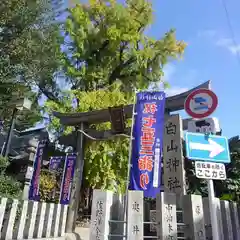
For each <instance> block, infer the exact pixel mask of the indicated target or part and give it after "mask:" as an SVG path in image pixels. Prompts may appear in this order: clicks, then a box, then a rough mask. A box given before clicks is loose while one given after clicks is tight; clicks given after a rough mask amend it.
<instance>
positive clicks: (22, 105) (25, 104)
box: [3, 98, 32, 157]
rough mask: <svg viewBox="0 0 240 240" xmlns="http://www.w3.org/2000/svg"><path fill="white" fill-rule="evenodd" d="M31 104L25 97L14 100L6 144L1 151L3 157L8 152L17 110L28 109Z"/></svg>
mask: <svg viewBox="0 0 240 240" xmlns="http://www.w3.org/2000/svg"><path fill="white" fill-rule="evenodd" d="M31 105H32V102H31V101H30V100H29V99H27V98H21V99H19V100H17V101H16V103H15V107H14V109H13V113H12V118H11V125H10V128H9V130H8V135H7V140H6V144H5V147H4V151H3V156H4V157H7V156H8V154H9V150H10V145H11V140H12V133H13V129H14V126H15V120H16V116H17V113H18V111H22V110H23V109H27V110H30V109H31Z"/></svg>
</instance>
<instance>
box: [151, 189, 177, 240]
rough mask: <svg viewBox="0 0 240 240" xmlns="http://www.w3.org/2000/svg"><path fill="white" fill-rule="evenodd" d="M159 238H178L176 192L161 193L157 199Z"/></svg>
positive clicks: (173, 239) (175, 239) (174, 239)
mask: <svg viewBox="0 0 240 240" xmlns="http://www.w3.org/2000/svg"><path fill="white" fill-rule="evenodd" d="M156 205H157V207H156V212H157V213H156V218H157V223H159V224H160V225H157V237H158V239H171V240H177V207H176V194H174V193H164V192H162V193H160V194H159V195H158V196H157V201H156Z"/></svg>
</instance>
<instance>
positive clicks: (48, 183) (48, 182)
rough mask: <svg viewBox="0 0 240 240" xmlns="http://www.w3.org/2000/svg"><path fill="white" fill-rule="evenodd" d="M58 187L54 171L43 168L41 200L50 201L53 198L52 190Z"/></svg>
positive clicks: (40, 186) (40, 189) (40, 188)
mask: <svg viewBox="0 0 240 240" xmlns="http://www.w3.org/2000/svg"><path fill="white" fill-rule="evenodd" d="M55 187H56V177H55V175H54V174H53V173H51V172H50V171H47V170H41V174H40V184H39V191H40V198H41V201H44V202H48V201H51V200H52V194H51V193H52V192H53V190H54V188H55Z"/></svg>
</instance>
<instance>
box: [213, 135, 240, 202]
mask: <svg viewBox="0 0 240 240" xmlns="http://www.w3.org/2000/svg"><path fill="white" fill-rule="evenodd" d="M229 150H230V153H231V163H229V164H227V165H226V171H227V179H226V180H225V181H216V183H215V188H216V194H217V196H219V197H224V198H226V197H228V198H229V199H231V200H235V201H240V178H239V176H240V139H239V136H235V137H232V138H230V139H229Z"/></svg>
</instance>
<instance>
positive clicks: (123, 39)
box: [46, 0, 185, 191]
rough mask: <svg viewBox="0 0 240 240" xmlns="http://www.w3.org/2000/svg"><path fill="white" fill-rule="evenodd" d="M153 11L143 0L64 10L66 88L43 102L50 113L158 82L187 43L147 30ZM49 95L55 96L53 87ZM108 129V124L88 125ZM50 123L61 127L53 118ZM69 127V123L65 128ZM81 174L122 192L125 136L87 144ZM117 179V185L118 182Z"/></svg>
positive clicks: (120, 98)
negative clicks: (55, 97)
mask: <svg viewBox="0 0 240 240" xmlns="http://www.w3.org/2000/svg"><path fill="white" fill-rule="evenodd" d="M152 20H153V10H152V6H151V4H150V3H149V2H148V1H146V0H141V1H139V0H138V1H137V0H126V1H125V3H124V4H120V3H118V1H115V0H110V1H98V0H91V1H89V3H87V4H77V5H76V6H74V7H72V8H70V9H69V10H68V17H67V20H66V24H65V27H64V33H65V42H64V47H63V48H62V49H63V58H62V70H63V75H64V76H65V80H66V83H67V84H68V87H69V91H68V92H62V93H61V94H60V95H59V96H61V97H59V98H57V99H55V100H54V99H52V101H48V102H47V103H46V109H47V111H48V112H49V113H51V111H52V110H57V111H61V112H71V111H74V110H73V107H72V105H71V100H72V99H73V98H76V99H77V102H78V105H77V108H76V109H75V111H90V110H93V109H102V108H107V107H109V106H116V105H121V104H124V105H126V104H128V103H131V102H132V101H133V94H134V91H133V90H134V89H147V88H149V87H152V86H154V84H159V83H160V81H161V77H162V76H163V66H164V65H165V64H166V63H167V62H168V61H170V60H171V59H176V58H178V57H180V56H181V54H182V53H183V51H184V48H185V43H184V42H182V41H178V40H176V38H175V31H174V30H169V32H167V33H166V34H165V35H164V36H163V37H162V38H161V39H159V40H157V39H153V38H151V37H149V36H147V35H145V30H146V29H147V27H148V26H149V25H150V24H151V23H152ZM47 91H48V92H49V93H48V94H51V95H54V94H55V92H51V89H47ZM90 127H93V128H97V129H109V128H110V124H109V123H106V124H98V125H94V126H90ZM50 128H51V129H54V130H56V132H58V133H59V132H62V130H63V129H62V127H61V126H60V124H59V122H58V120H57V119H55V118H52V119H51V124H50ZM65 130H67V132H70V131H72V130H73V129H72V128H68V129H65ZM85 157H86V158H85V159H86V161H85V169H84V171H85V179H86V180H87V181H88V184H89V185H90V186H91V187H98V188H113V185H114V184H115V187H117V189H118V190H119V191H122V190H123V189H124V187H125V186H126V176H127V159H128V139H125V140H122V139H115V140H109V141H106V142H102V141H97V142H91V143H89V144H88V145H87V148H86V153H85ZM116 183H117V184H116Z"/></svg>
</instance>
